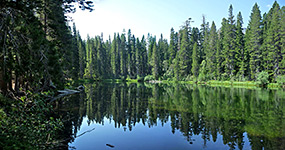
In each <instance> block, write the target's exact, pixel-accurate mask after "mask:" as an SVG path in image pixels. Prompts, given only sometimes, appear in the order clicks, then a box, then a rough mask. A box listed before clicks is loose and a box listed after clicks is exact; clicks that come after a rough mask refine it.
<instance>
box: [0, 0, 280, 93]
mask: <svg viewBox="0 0 285 150" xmlns="http://www.w3.org/2000/svg"><path fill="white" fill-rule="evenodd" d="M73 2H77V3H78V4H79V6H80V8H81V9H88V10H93V7H92V6H93V5H92V2H90V1H85V0H61V1H56V0H35V1H10V0H5V1H4V2H1V6H0V15H1V17H0V22H1V26H0V45H1V52H0V85H1V86H0V89H1V93H4V95H6V94H7V93H10V94H11V93H13V94H17V95H21V91H27V90H31V91H44V90H48V89H50V88H52V87H53V88H54V87H55V86H56V87H57V88H63V87H64V85H66V83H67V82H68V81H72V80H77V79H78V78H93V79H104V78H113V79H126V78H131V79H135V78H138V79H147V80H159V79H161V80H175V81H180V80H195V81H197V80H199V81H206V80H238V81H245V80H256V78H257V76H258V75H259V74H260V73H261V72H266V73H267V74H268V76H269V79H270V80H271V81H272V82H275V81H276V80H278V79H279V78H282V77H283V78H285V77H284V72H285V70H284V69H285V59H284V57H285V56H284V55H285V50H284V35H285V34H284V32H285V27H284V26H285V23H284V22H285V21H284V18H285V17H284V10H285V8H284V6H283V7H282V8H280V6H279V4H278V3H277V2H275V3H274V4H273V6H272V8H271V9H270V10H269V12H268V13H265V14H263V16H261V13H260V10H259V7H258V5H257V4H255V5H254V7H253V9H252V13H251V16H250V21H249V23H248V27H247V28H246V30H245V29H244V28H243V26H242V25H243V19H242V15H241V13H240V12H239V13H238V15H237V17H236V18H235V16H234V15H233V7H232V6H230V8H229V15H228V18H223V20H222V26H221V28H220V29H217V28H216V25H215V23H214V22H212V24H211V26H210V25H209V22H207V21H206V19H205V17H203V23H202V25H201V28H200V29H199V28H197V27H191V22H192V20H191V18H189V19H188V20H186V21H185V24H183V26H182V27H181V29H179V30H178V31H177V32H176V31H174V29H171V34H170V41H169V42H168V41H167V40H166V39H164V38H163V36H162V35H161V37H159V38H158V39H157V38H156V37H155V36H152V35H151V34H148V36H147V37H144V36H143V37H142V38H141V39H139V38H137V37H135V35H133V34H132V33H131V30H128V31H127V33H126V32H123V33H122V34H119V33H116V34H114V36H113V38H112V40H111V37H109V40H107V41H103V34H102V35H101V36H96V37H87V39H86V40H83V39H82V38H81V36H80V34H79V32H78V31H77V29H76V27H75V25H73V28H72V29H71V28H70V27H69V26H68V24H67V23H68V21H67V17H66V14H67V13H71V12H74V11H75V7H74V6H73V4H74V3H73ZM244 31H245V32H244ZM282 75H283V76H282ZM284 80H285V79H284Z"/></svg>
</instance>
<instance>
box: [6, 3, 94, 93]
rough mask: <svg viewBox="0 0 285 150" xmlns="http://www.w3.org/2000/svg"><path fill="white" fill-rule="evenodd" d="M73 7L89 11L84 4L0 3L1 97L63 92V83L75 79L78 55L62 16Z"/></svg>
mask: <svg viewBox="0 0 285 150" xmlns="http://www.w3.org/2000/svg"><path fill="white" fill-rule="evenodd" d="M76 3H78V4H76ZM74 4H76V5H79V7H80V8H81V9H83V10H84V9H87V10H90V11H92V10H93V4H92V2H91V1H86V0H33V1H27V0H23V1H19V0H17V1H13V0H2V1H1V2H0V46H1V51H0V90H1V93H3V94H4V95H7V94H9V95H11V94H12V95H13V94H17V95H19V94H20V95H21V91H27V90H30V91H44V90H47V89H50V87H54V85H56V86H57V87H58V88H63V86H64V84H65V83H66V82H65V81H66V79H70V78H72V79H77V76H76V74H75V73H74V72H75V71H77V70H74V68H76V65H77V63H75V62H77V60H76V58H77V55H78V54H77V53H78V51H77V49H75V47H76V43H75V40H74V37H73V35H72V32H71V31H70V29H69V27H68V25H67V22H68V18H67V16H66V14H67V13H73V12H75V10H76V7H75V6H74ZM22 94H23V93H22Z"/></svg>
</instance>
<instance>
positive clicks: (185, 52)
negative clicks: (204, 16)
mask: <svg viewBox="0 0 285 150" xmlns="http://www.w3.org/2000/svg"><path fill="white" fill-rule="evenodd" d="M190 22H191V18H189V20H187V21H186V22H185V26H184V28H183V29H182V39H181V46H180V50H179V52H178V54H177V55H178V61H179V68H180V76H181V77H186V76H187V75H188V74H190V72H191V65H192V64H191V63H192V60H191V59H192V58H191V56H192V51H191V50H190V47H189V46H190V37H189V31H190Z"/></svg>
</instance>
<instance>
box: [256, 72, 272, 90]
mask: <svg viewBox="0 0 285 150" xmlns="http://www.w3.org/2000/svg"><path fill="white" fill-rule="evenodd" d="M256 81H257V82H258V83H260V84H261V85H262V86H266V85H267V84H268V83H269V74H268V73H267V72H265V71H262V72H260V73H258V75H257V78H256Z"/></svg>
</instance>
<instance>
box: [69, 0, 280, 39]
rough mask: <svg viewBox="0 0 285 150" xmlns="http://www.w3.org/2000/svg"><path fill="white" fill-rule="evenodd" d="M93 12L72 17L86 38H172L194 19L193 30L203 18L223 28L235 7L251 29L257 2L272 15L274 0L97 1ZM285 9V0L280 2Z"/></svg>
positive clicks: (80, 12) (77, 13)
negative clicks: (118, 35) (125, 35)
mask: <svg viewBox="0 0 285 150" xmlns="http://www.w3.org/2000/svg"><path fill="white" fill-rule="evenodd" d="M94 2H95V3H94V5H95V6H94V8H95V10H94V11H93V12H88V11H84V12H82V11H77V12H76V13H75V14H72V18H73V19H74V21H75V23H76V27H77V29H78V30H79V32H80V34H81V36H82V37H83V38H85V37H86V36H87V34H89V35H90V37H94V36H95V35H101V33H102V32H103V34H104V39H105V40H106V39H108V37H109V35H111V38H113V35H114V32H116V33H117V32H119V33H122V31H123V29H125V30H126V31H127V30H128V29H131V31H132V34H134V35H135V36H136V37H140V38H141V36H142V35H145V36H147V34H148V33H150V34H152V35H156V36H157V37H158V38H159V37H160V34H161V33H162V34H163V37H164V38H166V39H169V36H170V29H171V27H173V28H174V30H175V31H178V30H179V28H180V26H181V25H183V23H184V22H185V20H187V19H188V18H192V20H193V21H194V22H193V23H192V27H198V28H200V25H201V23H202V15H203V14H204V15H205V16H206V20H207V21H208V22H209V23H210V25H211V22H212V21H215V23H216V26H217V27H218V28H219V27H220V26H221V21H222V18H224V17H225V18H227V17H228V8H229V6H230V4H232V5H233V12H234V15H235V17H236V15H237V13H238V12H239V11H241V13H242V16H243V21H244V25H243V26H244V27H246V26H247V24H248V20H249V17H250V13H251V9H252V7H253V5H254V3H257V4H258V5H259V7H260V10H261V13H262V14H263V13H264V12H268V10H269V9H270V8H271V6H272V4H273V3H274V0H94ZM277 2H278V3H279V5H280V6H281V7H282V6H284V4H285V0H277Z"/></svg>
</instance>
